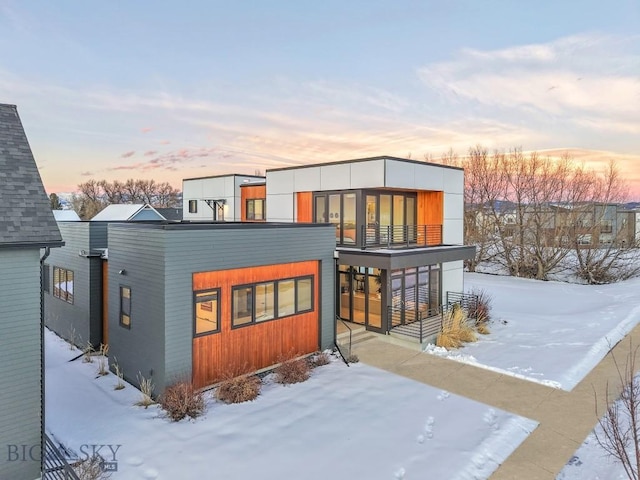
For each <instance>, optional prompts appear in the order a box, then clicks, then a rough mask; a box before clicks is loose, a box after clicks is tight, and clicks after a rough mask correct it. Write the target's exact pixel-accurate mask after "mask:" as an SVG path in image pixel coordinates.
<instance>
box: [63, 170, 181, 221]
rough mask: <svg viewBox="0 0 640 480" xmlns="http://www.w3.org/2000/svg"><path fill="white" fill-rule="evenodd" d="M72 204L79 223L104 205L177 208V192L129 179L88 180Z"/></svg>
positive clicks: (172, 188) (150, 181)
mask: <svg viewBox="0 0 640 480" xmlns="http://www.w3.org/2000/svg"><path fill="white" fill-rule="evenodd" d="M71 203H72V205H73V208H74V210H75V211H76V212H77V213H78V215H79V216H80V218H82V219H85V220H86V219H90V218H92V217H93V216H94V215H95V214H96V213H98V212H99V211H100V210H102V209H103V208H104V207H106V206H107V205H110V204H113V203H147V204H149V205H151V206H154V207H179V206H180V191H179V190H177V189H175V188H174V187H172V186H171V184H170V183H168V182H162V183H157V182H156V181H155V180H135V179H133V178H130V179H128V180H127V181H126V182H120V181H118V180H114V181H113V182H109V181H107V180H99V181H96V180H93V179H92V180H88V181H86V182H84V183H81V184H80V185H78V194H76V195H74V196H73V198H72V200H71Z"/></svg>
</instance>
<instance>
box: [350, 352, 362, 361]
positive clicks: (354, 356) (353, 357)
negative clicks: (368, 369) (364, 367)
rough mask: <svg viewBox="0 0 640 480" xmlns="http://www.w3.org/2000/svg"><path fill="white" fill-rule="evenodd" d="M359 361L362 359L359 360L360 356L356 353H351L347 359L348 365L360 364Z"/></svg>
mask: <svg viewBox="0 0 640 480" xmlns="http://www.w3.org/2000/svg"><path fill="white" fill-rule="evenodd" d="M359 361H360V359H359V358H358V355H356V354H355V353H351V354H349V356H348V357H347V363H358V362H359Z"/></svg>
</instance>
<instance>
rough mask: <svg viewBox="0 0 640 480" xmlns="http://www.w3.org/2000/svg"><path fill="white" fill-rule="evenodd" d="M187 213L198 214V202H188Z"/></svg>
mask: <svg viewBox="0 0 640 480" xmlns="http://www.w3.org/2000/svg"><path fill="white" fill-rule="evenodd" d="M189 213H198V200H189Z"/></svg>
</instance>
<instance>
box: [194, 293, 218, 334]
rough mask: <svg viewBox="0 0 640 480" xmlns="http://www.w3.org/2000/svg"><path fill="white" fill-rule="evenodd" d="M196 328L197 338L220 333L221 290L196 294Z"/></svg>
mask: <svg viewBox="0 0 640 480" xmlns="http://www.w3.org/2000/svg"><path fill="white" fill-rule="evenodd" d="M193 300H194V308H193V312H194V319H193V321H194V327H193V332H194V335H195V336H200V335H207V334H209V333H215V332H219V331H220V289H218V288H215V289H212V290H207V291H203V292H195V293H194V299H193Z"/></svg>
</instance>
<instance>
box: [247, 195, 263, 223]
mask: <svg viewBox="0 0 640 480" xmlns="http://www.w3.org/2000/svg"><path fill="white" fill-rule="evenodd" d="M264 219H265V200H264V198H251V199H249V200H247V220H264Z"/></svg>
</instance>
